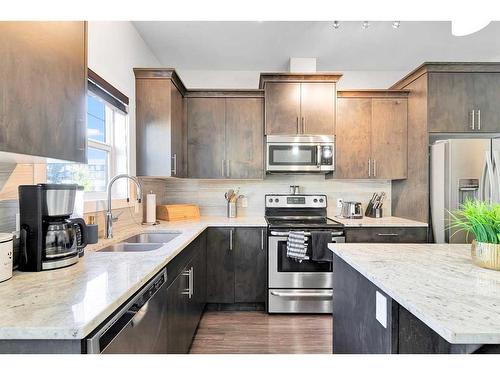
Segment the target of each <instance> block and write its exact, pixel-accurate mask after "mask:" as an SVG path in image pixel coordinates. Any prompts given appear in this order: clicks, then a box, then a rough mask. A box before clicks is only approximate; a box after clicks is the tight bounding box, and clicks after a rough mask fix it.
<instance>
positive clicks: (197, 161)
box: [187, 98, 226, 178]
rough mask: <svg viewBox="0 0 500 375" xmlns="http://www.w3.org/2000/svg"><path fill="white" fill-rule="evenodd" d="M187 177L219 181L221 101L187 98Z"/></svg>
mask: <svg viewBox="0 0 500 375" xmlns="http://www.w3.org/2000/svg"><path fill="white" fill-rule="evenodd" d="M187 119H188V177H190V178H223V173H224V169H225V159H226V157H225V142H226V140H225V99H224V98H188V107H187Z"/></svg>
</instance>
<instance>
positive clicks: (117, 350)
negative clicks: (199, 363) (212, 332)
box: [86, 269, 167, 354]
mask: <svg viewBox="0 0 500 375" xmlns="http://www.w3.org/2000/svg"><path fill="white" fill-rule="evenodd" d="M166 281H167V271H166V270H165V269H164V270H162V271H161V272H160V273H159V274H157V275H156V276H155V277H154V278H153V279H152V280H151V281H150V282H148V283H147V284H146V286H144V287H143V288H142V289H141V290H140V291H139V292H138V293H137V294H136V295H135V297H133V298H132V299H131V300H130V301H129V302H128V303H126V304H125V305H124V306H123V307H122V308H121V309H120V310H119V311H118V312H117V313H116V314H114V315H113V317H112V318H111V319H110V320H109V321H108V322H107V323H106V324H104V325H103V326H102V327H100V328H98V329H97V331H95V332H93V333H92V334H91V336H89V338H88V339H87V340H86V341H87V353H89V354H93V353H94V354H95V353H103V354H152V353H166V352H167V284H166Z"/></svg>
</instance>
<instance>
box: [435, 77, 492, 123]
mask: <svg viewBox="0 0 500 375" xmlns="http://www.w3.org/2000/svg"><path fill="white" fill-rule="evenodd" d="M499 85H500V73H491V72H457V73H452V72H442V73H441V72H435V73H430V74H429V76H428V111H429V117H428V127H429V132H438V133H448V132H459V133H462V132H473V133H476V132H498V131H500V108H499V106H498V105H497V103H498V101H499V100H500V94H499V90H498V87H499Z"/></svg>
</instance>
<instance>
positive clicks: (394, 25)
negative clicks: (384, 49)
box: [392, 21, 401, 29]
mask: <svg viewBox="0 0 500 375" xmlns="http://www.w3.org/2000/svg"><path fill="white" fill-rule="evenodd" d="M399 26H401V21H394V22H393V23H392V28H393V29H398V28H399Z"/></svg>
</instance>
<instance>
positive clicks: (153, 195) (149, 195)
mask: <svg viewBox="0 0 500 375" xmlns="http://www.w3.org/2000/svg"><path fill="white" fill-rule="evenodd" d="M151 200H153V202H152V203H153V206H154V208H151V207H149V208H150V209H153V210H154V213H155V220H154V221H147V219H148V206H149V203H150V201H151ZM142 218H143V222H142V223H141V224H142V225H158V224H160V221H159V220H156V194H154V193H153V190H150V191H149V194H146V207H145V210H144V214H143V216H142Z"/></svg>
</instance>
